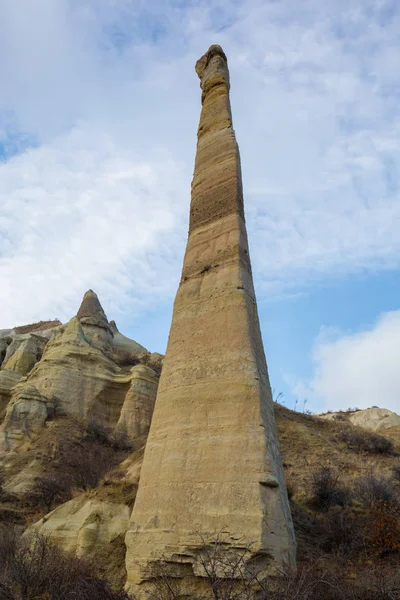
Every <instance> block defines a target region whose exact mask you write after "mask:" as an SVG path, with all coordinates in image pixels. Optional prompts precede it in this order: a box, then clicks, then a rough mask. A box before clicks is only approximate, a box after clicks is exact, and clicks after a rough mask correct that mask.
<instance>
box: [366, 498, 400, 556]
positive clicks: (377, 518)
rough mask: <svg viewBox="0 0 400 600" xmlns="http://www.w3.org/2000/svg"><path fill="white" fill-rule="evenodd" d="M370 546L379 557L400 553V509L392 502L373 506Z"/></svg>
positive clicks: (377, 503) (380, 502) (381, 502)
mask: <svg viewBox="0 0 400 600" xmlns="http://www.w3.org/2000/svg"><path fill="white" fill-rule="evenodd" d="M371 521H372V523H371V525H372V531H371V537H370V540H369V542H370V545H371V546H372V547H373V548H374V549H375V550H376V554H377V555H378V556H384V555H386V554H390V553H393V552H398V551H400V507H399V506H397V505H394V504H393V503H391V502H383V501H382V500H380V501H378V502H376V503H375V504H374V505H373V506H371Z"/></svg>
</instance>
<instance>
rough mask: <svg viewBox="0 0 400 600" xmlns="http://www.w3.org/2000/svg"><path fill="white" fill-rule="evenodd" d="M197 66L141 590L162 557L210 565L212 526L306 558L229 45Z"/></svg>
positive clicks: (261, 558) (131, 538) (136, 524)
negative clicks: (272, 362) (185, 219)
mask: <svg viewBox="0 0 400 600" xmlns="http://www.w3.org/2000/svg"><path fill="white" fill-rule="evenodd" d="M196 71H197V73H198V75H199V77H200V81H201V88H202V104H203V107H202V112H201V117H200V125H199V129H198V144H197V154H196V161H195V173H194V177H193V182H192V201H191V208H190V230H189V239H188V243H187V248H186V254H185V259H184V264H183V271H182V279H181V282H180V287H179V289H178V292H177V296H176V299H175V304H174V312H173V319H172V325H171V330H170V336H169V342H168V348H167V353H166V357H165V360H164V366H163V372H162V374H161V379H160V385H159V390H158V394H157V401H156V406H155V410H154V415H153V420H152V425H151V429H150V434H149V438H148V441H147V444H146V450H145V455H144V462H143V467H142V472H141V478H140V482H139V490H138V495H137V499H136V503H135V506H134V509H133V513H132V518H131V524H130V531H128V533H127V536H126V545H127V561H126V566H127V573H128V580H127V587H128V589H129V590H130V591H132V592H134V593H135V594H136V595H137V597H139V598H142V597H143V598H144V597H146V594H147V592H148V591H149V585H150V584H149V577H150V575H149V573H151V569H152V566H153V565H154V564H155V563H156V562H157V560H160V559H162V558H163V559H165V560H167V561H168V564H169V566H170V568H171V573H172V575H173V576H175V577H177V578H179V577H181V576H183V575H185V577H187V576H188V575H191V576H192V577H193V576H197V575H201V574H200V573H199V572H198V570H196V566H195V565H196V560H195V559H196V554H197V553H199V552H201V549H202V542H201V535H203V536H204V537H206V538H209V537H210V536H213V535H214V536H217V534H218V532H220V531H221V530H223V531H224V532H225V534H226V537H225V540H224V541H225V542H226V544H227V546H226V547H227V548H230V550H231V551H232V552H235V548H239V547H242V548H243V545H244V546H245V547H246V546H247V544H252V547H251V551H250V552H249V553H248V559H249V560H250V561H253V560H257V562H258V564H259V565H260V566H262V567H263V568H264V569H265V572H270V571H273V570H274V569H275V568H276V567H281V566H282V565H283V563H284V562H289V563H290V562H291V563H293V562H294V559H295V540H294V533H293V527H292V521H291V516H290V510H289V504H288V499H287V493H286V486H285V482H284V477H283V469H282V464H281V458H280V453H279V447H278V441H277V434H276V426H275V417H274V411H273V404H272V397H271V390H270V384H269V379H268V372H267V366H266V361H265V356H264V350H263V345H262V340H261V333H260V327H259V321H258V315H257V306H256V300H255V293H254V288H253V281H252V273H251V266H250V258H249V250H248V244H247V234H246V227H245V222H244V211H243V196H242V182H241V169H240V158H239V151H238V147H237V143H236V139H235V134H234V131H233V128H232V121H231V110H230V102H229V74H228V67H227V61H226V57H225V54H224V53H223V51H222V49H221V48H220V47H219V46H212V47H211V48H210V49H209V51H208V52H207V53H206V54H205V55H204V56H203V57H202V58H201V59H200V60H199V61H198V63H197V65H196ZM160 490H162V494H161V493H160ZM194 579H195V580H196V577H194ZM198 581H199V582H200V578H199V579H198Z"/></svg>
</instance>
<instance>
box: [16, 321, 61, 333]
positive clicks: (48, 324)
mask: <svg viewBox="0 0 400 600" xmlns="http://www.w3.org/2000/svg"><path fill="white" fill-rule="evenodd" d="M59 325H62V323H61V321H59V320H58V319H50V320H49V321H37V323H29V325H20V326H19V327H14V331H15V333H31V332H32V331H44V330H46V329H51V328H53V327H58V326H59Z"/></svg>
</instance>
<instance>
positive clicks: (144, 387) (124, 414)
mask: <svg viewBox="0 0 400 600" xmlns="http://www.w3.org/2000/svg"><path fill="white" fill-rule="evenodd" d="M131 374H132V379H131V385H130V388H129V390H128V392H127V394H126V396H125V400H124V404H123V405H122V409H121V414H120V417H119V421H118V423H117V426H116V432H118V433H120V434H124V435H126V436H127V437H128V438H129V439H130V440H132V441H133V442H134V443H135V446H136V447H137V448H139V447H141V446H142V445H144V444H145V442H146V439H147V435H148V433H149V429H150V423H151V418H152V416H153V410H154V403H155V400H156V395H157V386H158V377H157V375H156V373H155V372H154V371H153V370H152V369H150V368H149V367H146V366H145V365H136V366H135V367H132V369H131Z"/></svg>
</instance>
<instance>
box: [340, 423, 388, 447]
mask: <svg viewBox="0 0 400 600" xmlns="http://www.w3.org/2000/svg"><path fill="white" fill-rule="evenodd" d="M337 439H338V440H340V441H342V442H345V443H346V444H347V445H348V447H349V448H350V449H351V450H354V451H355V452H368V453H370V454H394V445H393V442H392V441H391V440H389V439H388V438H386V437H384V436H383V435H379V434H378V433H373V432H371V431H366V430H365V429H358V428H356V427H352V428H347V429H345V430H344V431H342V432H340V433H338V434H337Z"/></svg>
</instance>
